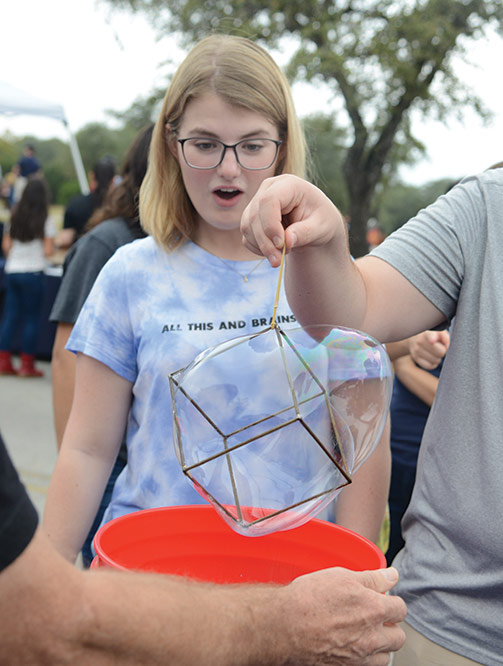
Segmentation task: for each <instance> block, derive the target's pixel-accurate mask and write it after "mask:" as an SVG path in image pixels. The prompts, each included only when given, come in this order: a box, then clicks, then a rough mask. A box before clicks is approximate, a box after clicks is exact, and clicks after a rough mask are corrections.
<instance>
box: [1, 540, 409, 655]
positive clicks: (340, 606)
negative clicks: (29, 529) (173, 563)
mask: <svg viewBox="0 0 503 666" xmlns="http://www.w3.org/2000/svg"><path fill="white" fill-rule="evenodd" d="M387 573H388V574H389V575H390V576H391V578H392V580H391V581H390V580H387V579H386V578H385V576H384V575H383V572H352V571H347V570H345V569H327V570H325V571H320V572H317V573H315V574H310V575H308V576H302V577H301V578H298V579H297V580H295V581H294V582H293V583H291V584H290V585H287V586H283V587H273V586H268V585H260V586H247V585H242V586H241V585H237V586H230V585H229V586H218V585H211V584H204V583H196V582H191V581H187V580H186V579H181V578H176V577H172V576H159V575H155V574H136V573H128V572H124V573H123V572H116V571H110V570H100V571H91V572H90V571H86V572H83V571H80V570H78V569H76V568H74V567H72V566H71V565H70V564H69V563H68V562H66V561H65V560H64V559H63V558H62V557H61V556H60V555H58V553H56V552H55V551H54V549H53V548H52V546H51V544H50V543H49V541H48V539H47V537H46V536H45V534H44V533H43V532H42V531H41V530H39V531H38V532H37V533H36V535H35V537H34V539H33V540H32V542H31V544H30V545H29V546H28V547H27V548H26V550H25V551H24V552H23V553H22V554H21V555H20V556H19V557H18V558H17V560H15V561H14V562H13V563H12V564H11V565H10V566H9V567H7V569H5V570H4V571H2V572H1V573H0V599H2V603H1V604H0V663H6V664H7V663H8V664H12V663H16V664H26V665H27V666H28V665H29V664H51V665H53V666H57V665H58V664H92V665H93V666H108V665H110V666H111V665H112V664H113V665H114V666H127V665H131V666H133V665H137V664H149V665H151V666H156V665H159V664H166V665H169V666H195V665H196V664H197V665H199V664H205V666H276V665H277V666H285V665H286V664H296V665H297V666H316V665H317V664H319V665H320V666H321V665H322V664H324V665H327V664H333V665H335V666H357V665H358V666H384V665H385V664H388V663H389V653H390V651H391V650H393V651H394V650H397V649H399V648H400V647H401V645H402V644H403V642H404V634H403V631H402V630H401V629H400V628H399V627H398V626H397V623H398V622H400V621H402V620H403V619H404V617H405V604H404V603H403V601H402V600H401V599H400V598H399V597H395V596H391V595H386V594H384V593H385V592H386V591H388V590H389V589H390V588H391V587H393V585H394V583H395V582H396V578H397V572H396V570H394V569H389V570H387Z"/></svg>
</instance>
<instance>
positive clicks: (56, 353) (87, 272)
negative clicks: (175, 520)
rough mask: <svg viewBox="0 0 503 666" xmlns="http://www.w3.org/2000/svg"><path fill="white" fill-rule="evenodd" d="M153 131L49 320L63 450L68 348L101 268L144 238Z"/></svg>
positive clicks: (77, 257) (72, 254) (71, 358)
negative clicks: (144, 188)
mask: <svg viewBox="0 0 503 666" xmlns="http://www.w3.org/2000/svg"><path fill="white" fill-rule="evenodd" d="M152 130H153V125H150V126H149V127H146V128H145V129H143V130H142V131H141V132H140V133H139V134H138V136H137V137H136V139H135V141H134V142H133V144H132V146H131V147H130V149H129V151H128V153H127V155H126V158H125V160H124V164H123V166H122V169H121V177H120V180H119V184H118V185H117V186H116V187H115V188H113V189H111V190H110V191H109V192H108V194H107V197H106V198H105V201H104V203H103V206H101V208H98V210H96V211H95V212H94V213H93V215H92V216H91V219H90V220H89V222H88V223H87V226H86V229H87V232H86V233H85V234H84V235H83V236H82V238H80V239H79V240H78V241H77V242H76V243H75V244H74V245H73V246H72V247H71V248H70V250H69V252H68V254H67V255H66V258H65V263H64V268H63V278H62V280H61V285H60V287H59V290H58V293H57V295H56V299H55V301H54V305H53V308H52V311H51V314H50V316H49V319H50V321H53V322H57V329H56V336H55V339H54V346H53V350H52V388H53V408H54V425H55V429H56V438H57V444H58V449H59V448H60V447H61V442H62V440H63V433H64V430H65V427H66V423H67V421H68V417H69V415H70V410H71V406H72V400H73V386H74V382H75V355H74V354H72V353H71V352H70V351H67V350H66V349H65V345H66V343H67V341H68V338H69V337H70V334H71V332H72V329H73V326H74V324H75V321H76V320H77V317H78V315H79V312H80V310H81V308H82V306H83V305H84V302H85V300H86V298H87V296H88V294H89V292H90V291H91V288H92V286H93V284H94V282H95V280H96V278H97V277H98V273H99V272H100V270H101V269H102V268H103V266H104V265H105V264H106V262H107V261H108V260H109V259H110V257H111V256H112V255H113V254H114V252H115V251H116V250H117V249H118V248H119V247H121V246H122V245H125V244H126V243H130V242H132V241H134V240H135V239H137V238H143V237H144V236H145V232H144V231H143V229H142V228H141V225H140V220H139V215H138V195H139V191H140V185H141V184H142V182H143V178H144V176H145V172H146V170H147V163H148V151H149V147H150V140H151V138H152ZM126 460H127V447H126V443H125V441H123V442H122V444H121V448H120V451H119V455H118V456H117V459H116V461H115V464H114V468H113V470H112V474H111V475H110V478H109V480H108V483H107V487H106V489H105V493H104V495H103V498H102V501H101V504H100V509H99V511H98V513H97V515H96V518H95V520H94V523H93V525H92V527H91V530H90V532H89V534H88V536H87V539H86V542H85V543H84V547H83V549H82V558H83V564H84V566H86V567H88V566H90V564H91V561H92V558H93V555H92V552H91V542H92V539H93V537H94V534H95V532H96V530H97V529H98V527H99V525H100V523H101V520H102V518H103V513H104V511H105V509H106V507H107V506H108V503H109V501H110V496H111V493H112V489H113V486H114V483H115V479H116V478H117V476H118V475H119V473H120V472H121V471H122V469H123V467H124V465H125V464H126Z"/></svg>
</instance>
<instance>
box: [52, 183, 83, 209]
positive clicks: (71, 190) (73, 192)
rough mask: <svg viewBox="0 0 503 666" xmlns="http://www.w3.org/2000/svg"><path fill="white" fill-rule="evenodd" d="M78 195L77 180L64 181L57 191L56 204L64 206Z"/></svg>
mask: <svg viewBox="0 0 503 666" xmlns="http://www.w3.org/2000/svg"><path fill="white" fill-rule="evenodd" d="M77 194H80V186H79V182H78V180H76V179H75V180H65V182H64V183H62V185H61V186H60V188H59V190H58V199H57V202H56V203H58V204H61V205H62V206H66V205H67V204H68V202H69V201H70V199H73V197H75V196H77Z"/></svg>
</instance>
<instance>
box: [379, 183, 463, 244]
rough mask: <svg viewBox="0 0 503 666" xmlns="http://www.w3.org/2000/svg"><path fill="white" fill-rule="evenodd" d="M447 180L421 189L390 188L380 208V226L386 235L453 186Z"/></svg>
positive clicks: (398, 186) (393, 186) (386, 191)
mask: <svg viewBox="0 0 503 666" xmlns="http://www.w3.org/2000/svg"><path fill="white" fill-rule="evenodd" d="M451 184H452V183H451V181H450V180H447V179H441V180H436V181H433V182H431V183H427V184H426V185H422V186H421V187H414V186H413V185H404V184H402V183H397V184H395V185H392V186H390V187H388V188H387V189H386V190H385V192H384V194H383V197H382V200H381V206H380V208H379V216H378V220H379V224H380V226H381V228H382V229H383V231H384V233H385V234H386V235H388V234H390V233H391V232H392V231H395V230H396V229H398V228H399V227H401V226H402V224H405V222H407V220H409V219H410V218H411V217H413V216H414V215H416V213H418V211H420V210H421V209H422V208H425V207H426V206H429V204H431V203H433V202H434V201H435V200H436V199H438V197H439V196H440V195H441V194H444V193H445V192H446V191H447V189H448V188H449V187H450V186H451Z"/></svg>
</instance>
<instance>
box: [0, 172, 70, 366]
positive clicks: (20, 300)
mask: <svg viewBox="0 0 503 666" xmlns="http://www.w3.org/2000/svg"><path fill="white" fill-rule="evenodd" d="M56 233H57V230H56V224H55V222H54V219H53V218H52V217H51V216H50V215H49V191H48V187H47V184H46V182H45V180H43V179H42V178H40V177H35V178H31V179H30V180H29V181H28V183H27V185H26V187H25V189H24V191H23V194H22V195H21V200H20V201H19V203H18V204H17V205H16V206H15V208H14V209H13V211H12V214H11V218H10V223H9V224H8V225H7V228H6V229H5V230H4V233H3V237H2V250H3V252H4V254H5V256H6V257H7V259H6V263H5V269H4V271H5V278H6V293H5V302H4V308H3V320H2V325H1V328H0V374H2V375H18V376H19V377H42V375H43V372H42V371H41V370H37V368H36V367H35V354H36V351H37V341H38V334H39V325H40V315H41V311H42V303H43V295H44V269H45V268H46V265H47V257H49V256H50V255H51V254H52V252H53V250H54V237H55V236H56ZM20 323H22V338H21V366H20V368H19V369H15V368H14V366H13V365H12V352H13V351H14V344H15V335H16V333H17V328H18V325H19V324H20Z"/></svg>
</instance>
